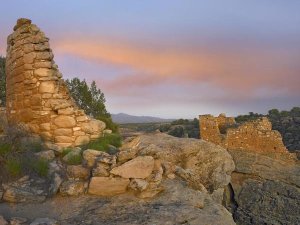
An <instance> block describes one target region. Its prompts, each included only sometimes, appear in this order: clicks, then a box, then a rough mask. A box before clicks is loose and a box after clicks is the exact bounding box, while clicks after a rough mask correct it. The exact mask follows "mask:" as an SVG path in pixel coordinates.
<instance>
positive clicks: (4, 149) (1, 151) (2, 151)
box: [0, 143, 12, 157]
mask: <svg viewBox="0 0 300 225" xmlns="http://www.w3.org/2000/svg"><path fill="white" fill-rule="evenodd" d="M11 149H12V145H11V144H8V143H0V156H3V157H4V156H6V155H7V154H8V153H9V152H11Z"/></svg>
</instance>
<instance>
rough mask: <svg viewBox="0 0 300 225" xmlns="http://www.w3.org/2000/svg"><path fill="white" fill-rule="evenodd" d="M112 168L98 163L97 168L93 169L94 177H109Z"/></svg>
mask: <svg viewBox="0 0 300 225" xmlns="http://www.w3.org/2000/svg"><path fill="white" fill-rule="evenodd" d="M109 170H110V166H109V165H108V164H106V163H102V162H97V165H96V167H95V168H94V169H93V172H92V174H93V177H109V175H110V173H109Z"/></svg>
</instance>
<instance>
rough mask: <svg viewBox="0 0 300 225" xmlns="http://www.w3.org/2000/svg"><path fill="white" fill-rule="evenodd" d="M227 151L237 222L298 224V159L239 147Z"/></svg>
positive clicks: (299, 169)
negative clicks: (230, 159) (232, 169)
mask: <svg viewBox="0 0 300 225" xmlns="http://www.w3.org/2000/svg"><path fill="white" fill-rule="evenodd" d="M229 152H230V154H231V155H232V156H233V159H234V161H235V164H236V169H235V172H234V173H233V174H232V181H231V185H232V188H233V191H234V201H235V202H236V203H237V206H238V207H237V209H236V210H235V212H234V217H235V220H236V222H237V224H243V225H250V224H251V225H252V224H257V225H259V224H300V217H299V213H300V212H299V205H300V164H299V161H296V160H295V161H291V160H286V159H284V158H282V159H274V158H271V157H268V156H264V155H261V154H258V153H253V152H246V151H243V150H240V151H237V150H229ZM232 200H233V199H232ZM228 205H229V204H228Z"/></svg>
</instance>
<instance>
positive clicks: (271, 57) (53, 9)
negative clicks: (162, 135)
mask: <svg viewBox="0 0 300 225" xmlns="http://www.w3.org/2000/svg"><path fill="white" fill-rule="evenodd" d="M299 12H300V1H298V0H288V1H287V0H244V1H241V0H226V1H225V0H209V1H208V0H206V1H204V0H203V1H202V0H187V1H184V0H164V1H162V0H151V1H141V0H135V1H134V0H119V1H117V0H112V1H104V0H103V1H101V0H81V1H79V0H78V1H76V0H72V1H61V0H43V1H41V0H31V1H28V0H19V1H17V0H10V1H3V2H1V6H0V55H5V49H6V37H7V36H8V35H9V34H10V33H11V32H12V28H13V26H14V24H15V23H16V20H17V19H18V18H20V17H25V18H30V19H31V20H32V21H33V23H35V24H37V25H38V26H39V27H40V28H41V29H42V30H43V31H44V32H45V33H46V35H47V36H48V37H49V38H50V45H51V47H52V49H53V52H54V55H55V58H54V59H55V61H56V63H57V64H58V65H59V68H60V70H61V72H62V73H63V75H64V78H72V77H75V76H78V77H80V78H85V79H86V80H87V81H89V82H90V81H92V80H96V82H97V84H98V86H99V87H100V88H101V90H102V91H103V92H104V93H105V96H106V100H107V108H108V110H109V111H110V112H111V113H118V112H124V113H129V114H133V115H151V116H160V117H164V118H179V117H185V118H193V117H196V116H197V115H199V114H207V113H210V114H215V115H216V114H219V113H221V112H225V113H227V114H228V115H236V114H241V113H247V112H250V111H253V112H261V113H265V112H267V110H268V109H271V108H279V109H290V108H291V107H293V106H299V105H300V13H299Z"/></svg>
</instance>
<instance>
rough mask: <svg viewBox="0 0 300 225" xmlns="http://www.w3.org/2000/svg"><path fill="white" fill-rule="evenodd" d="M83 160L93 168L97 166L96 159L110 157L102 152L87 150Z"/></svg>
mask: <svg viewBox="0 0 300 225" xmlns="http://www.w3.org/2000/svg"><path fill="white" fill-rule="evenodd" d="M82 155H83V159H84V160H85V161H86V163H87V166H88V167H93V166H94V165H95V162H96V159H97V158H98V157H100V156H108V157H109V154H107V153H106V152H101V151H98V150H93V149H87V150H85V151H84V152H83V154H82Z"/></svg>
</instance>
